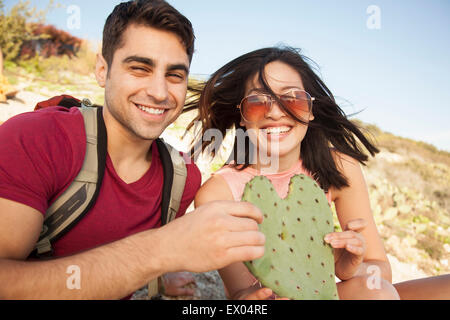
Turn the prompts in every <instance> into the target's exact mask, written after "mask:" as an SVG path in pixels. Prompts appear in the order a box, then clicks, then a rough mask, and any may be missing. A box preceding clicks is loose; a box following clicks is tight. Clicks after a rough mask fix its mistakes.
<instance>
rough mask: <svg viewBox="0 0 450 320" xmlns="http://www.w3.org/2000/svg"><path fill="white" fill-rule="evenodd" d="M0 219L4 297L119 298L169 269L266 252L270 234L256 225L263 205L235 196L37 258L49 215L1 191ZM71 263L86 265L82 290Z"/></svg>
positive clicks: (194, 268) (201, 267) (205, 266)
mask: <svg viewBox="0 0 450 320" xmlns="http://www.w3.org/2000/svg"><path fill="white" fill-rule="evenodd" d="M211 211H213V212H216V214H215V215H211ZM38 217H39V218H38ZM0 221H2V223H1V224H0V283H1V284H2V285H1V286H0V298H2V299H119V298H123V297H124V296H127V295H128V294H130V293H132V292H134V291H135V290H137V289H139V288H140V287H142V286H144V285H145V284H146V283H147V282H148V281H150V280H151V279H154V278H156V277H158V276H160V275H161V274H163V273H167V272H176V271H182V270H186V271H191V272H205V271H210V270H214V269H219V268H222V267H224V266H225V265H228V264H230V263H233V262H235V261H243V260H252V259H256V258H259V257H261V256H262V255H263V254H264V241H263V238H262V237H261V234H260V233H259V232H258V231H257V227H256V230H255V226H256V224H255V221H257V222H261V221H262V215H261V212H260V211H259V210H258V209H257V208H256V207H254V206H251V205H249V204H239V203H234V202H216V203H211V204H208V205H205V206H203V207H200V208H198V209H196V210H195V211H194V212H191V213H189V214H187V215H185V216H183V217H181V218H178V219H176V220H174V221H172V222H171V223H169V224H167V225H165V226H164V227H162V228H159V229H154V230H149V231H144V232H141V233H138V234H135V235H132V236H129V237H127V238H124V239H122V240H119V241H116V242H113V243H110V244H105V245H103V246H100V247H97V248H95V249H91V250H88V251H84V252H82V253H79V254H75V255H73V256H68V257H64V258H57V259H52V260H47V261H35V262H34V261H33V262H30V261H23V260H24V259H25V258H26V257H27V256H28V254H29V252H31V250H32V248H33V246H34V243H35V242H36V239H37V238H38V236H39V232H40V230H41V227H42V215H41V214H40V213H39V212H37V211H36V210H35V209H32V208H30V207H28V206H25V205H22V204H19V203H16V202H13V201H10V200H6V199H1V198H0ZM70 266H76V267H77V269H76V270H79V271H80V273H79V276H80V289H70V287H71V286H70V285H69V286H68V285H67V283H68V280H69V283H70V281H71V279H72V278H71V277H73V276H76V274H74V273H67V272H68V271H71V270H73V269H68V268H69V267H70ZM69 278H70V279H69Z"/></svg>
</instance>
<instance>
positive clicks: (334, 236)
mask: <svg viewBox="0 0 450 320" xmlns="http://www.w3.org/2000/svg"><path fill="white" fill-rule="evenodd" d="M361 237H362V236H361V235H360V234H359V233H357V232H355V231H343V232H333V233H329V234H327V235H326V236H325V238H324V240H325V242H327V243H330V242H331V241H333V240H345V239H352V238H361Z"/></svg>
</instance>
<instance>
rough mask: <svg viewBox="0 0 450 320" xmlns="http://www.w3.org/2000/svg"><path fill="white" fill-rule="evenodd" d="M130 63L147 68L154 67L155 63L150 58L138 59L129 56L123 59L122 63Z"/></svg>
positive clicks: (138, 57) (137, 57)
mask: <svg viewBox="0 0 450 320" xmlns="http://www.w3.org/2000/svg"><path fill="white" fill-rule="evenodd" d="M131 62H139V63H142V64H146V65H148V66H149V67H154V66H155V63H154V62H153V60H152V59H150V58H145V57H140V56H129V57H126V58H125V59H123V61H122V63H131Z"/></svg>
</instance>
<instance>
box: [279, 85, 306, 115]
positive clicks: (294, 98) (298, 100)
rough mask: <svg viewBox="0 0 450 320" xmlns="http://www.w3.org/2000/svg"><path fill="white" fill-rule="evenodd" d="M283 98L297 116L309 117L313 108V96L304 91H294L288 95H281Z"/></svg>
mask: <svg viewBox="0 0 450 320" xmlns="http://www.w3.org/2000/svg"><path fill="white" fill-rule="evenodd" d="M281 100H282V101H283V103H284V104H285V105H286V107H288V108H289V109H290V110H291V111H292V112H293V113H294V114H295V115H296V116H298V117H300V118H308V114H309V112H310V110H311V98H310V96H309V95H308V94H307V93H306V92H304V91H292V92H291V93H290V94H288V95H283V96H281Z"/></svg>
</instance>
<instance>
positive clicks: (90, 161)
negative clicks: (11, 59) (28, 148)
mask: <svg viewBox="0 0 450 320" xmlns="http://www.w3.org/2000/svg"><path fill="white" fill-rule="evenodd" d="M50 106H62V107H66V108H73V107H78V108H79V109H80V111H81V114H82V115H83V119H84V125H85V130H86V140H87V143H86V155H85V159H84V162H83V165H82V168H81V170H80V172H79V173H78V175H77V176H76V177H75V179H74V180H73V181H72V183H71V185H70V186H69V187H68V188H67V189H66V190H65V191H64V193H63V194H62V195H61V196H60V197H59V198H58V199H56V201H54V203H53V204H52V205H51V206H50V207H49V208H48V210H47V212H46V214H45V219H44V224H43V229H42V232H41V234H40V236H39V240H38V241H37V243H36V245H35V249H34V250H33V254H34V255H35V256H37V257H39V258H41V257H49V256H51V255H52V253H53V249H52V246H51V243H52V242H54V241H56V240H57V239H59V238H60V237H61V236H63V235H64V234H65V233H67V232H68V231H69V230H70V229H71V228H72V227H73V226H75V224H76V223H77V222H78V221H80V219H81V218H83V216H84V215H85V214H86V213H87V212H88V211H89V210H90V209H91V208H92V206H93V205H94V203H95V201H96V199H97V196H98V194H99V191H100V188H101V184H102V180H103V175H104V171H105V163H106V151H107V150H106V149H107V136H106V128H105V124H104V121H103V115H102V107H101V106H94V105H92V103H91V102H90V101H89V100H88V99H83V100H82V101H80V100H78V99H75V98H74V97H71V96H68V95H62V96H57V97H53V98H51V99H49V100H47V101H42V102H39V103H38V104H37V105H36V107H35V110H39V109H43V108H46V107H50ZM155 141H156V146H157V148H158V151H159V154H160V158H161V162H162V164H163V171H164V183H163V193H162V202H161V225H165V224H166V223H169V222H170V221H172V220H173V219H174V218H175V216H176V213H177V212H178V209H179V207H180V203H181V198H182V195H183V191H184V186H185V184H186V178H187V169H186V164H185V162H184V159H183V157H182V156H181V155H180V153H179V152H178V151H177V150H175V149H174V148H173V147H172V146H170V145H169V144H167V143H165V142H164V141H163V140H162V139H161V138H158V139H156V140H155ZM148 290H149V296H154V295H156V294H157V293H158V279H154V280H153V281H151V282H150V283H149V285H148Z"/></svg>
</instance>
